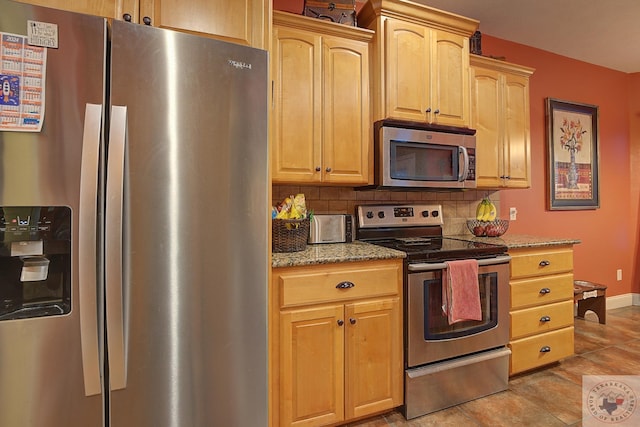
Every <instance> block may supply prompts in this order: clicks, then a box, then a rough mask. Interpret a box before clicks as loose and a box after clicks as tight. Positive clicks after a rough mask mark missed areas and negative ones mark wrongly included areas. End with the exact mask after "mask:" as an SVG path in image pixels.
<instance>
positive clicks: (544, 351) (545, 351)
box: [540, 345, 551, 353]
mask: <svg viewBox="0 0 640 427" xmlns="http://www.w3.org/2000/svg"><path fill="white" fill-rule="evenodd" d="M550 352H551V347H549V346H548V345H545V346H544V347H542V348H541V349H540V353H550Z"/></svg>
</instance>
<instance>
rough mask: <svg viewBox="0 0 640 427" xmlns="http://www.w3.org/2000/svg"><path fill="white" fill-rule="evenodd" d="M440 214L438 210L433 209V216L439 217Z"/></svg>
mask: <svg viewBox="0 0 640 427" xmlns="http://www.w3.org/2000/svg"><path fill="white" fill-rule="evenodd" d="M439 215H440V213H439V212H438V211H431V216H432V217H434V218H437V217H438V216H439Z"/></svg>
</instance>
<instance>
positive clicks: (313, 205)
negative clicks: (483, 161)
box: [272, 185, 502, 236]
mask: <svg viewBox="0 0 640 427" xmlns="http://www.w3.org/2000/svg"><path fill="white" fill-rule="evenodd" d="M298 193H303V194H304V195H305V199H306V201H307V208H308V209H309V210H312V211H313V212H314V213H318V214H327V213H332V214H334V213H338V214H343V213H344V214H352V215H353V214H354V213H355V211H356V206H358V205H373V204H402V203H423V204H439V205H442V212H443V217H444V218H443V220H444V226H443V229H442V231H443V233H444V234H445V235H447V236H452V235H460V234H469V235H471V233H469V230H468V229H467V226H466V221H467V219H472V218H474V217H475V213H476V206H477V204H478V202H480V200H481V199H482V198H483V197H485V196H489V197H490V198H491V200H492V201H493V202H494V203H495V205H496V207H497V208H498V217H499V218H502V216H501V215H500V214H501V213H500V203H499V202H500V192H499V191H487V190H465V191H387V190H354V189H353V188H351V187H315V186H297V185H273V186H272V200H273V205H276V204H277V203H279V202H281V201H282V200H283V199H284V198H285V197H287V196H290V195H292V194H293V195H295V194H298Z"/></svg>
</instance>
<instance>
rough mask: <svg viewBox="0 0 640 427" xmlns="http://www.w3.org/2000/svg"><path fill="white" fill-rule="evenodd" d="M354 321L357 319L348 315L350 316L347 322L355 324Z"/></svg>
mask: <svg viewBox="0 0 640 427" xmlns="http://www.w3.org/2000/svg"><path fill="white" fill-rule="evenodd" d="M356 322H357V320H356V319H354V318H353V317H350V318H349V323H351V324H352V325H355V324H356Z"/></svg>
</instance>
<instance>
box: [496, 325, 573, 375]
mask: <svg viewBox="0 0 640 427" xmlns="http://www.w3.org/2000/svg"><path fill="white" fill-rule="evenodd" d="M509 347H510V348H511V364H510V368H509V373H510V374H515V373H518V372H522V371H526V370H529V369H533V368H537V367H539V366H543V365H546V364H549V363H553V362H557V361H558V360H560V359H563V358H565V357H568V356H571V355H572V354H573V326H571V327H568V328H564V329H560V330H557V331H551V332H547V333H544V334H540V335H535V336H533V337H529V338H523V339H520V340H515V341H512V342H510V343H509ZM543 349H545V350H548V351H542V350H543Z"/></svg>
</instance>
